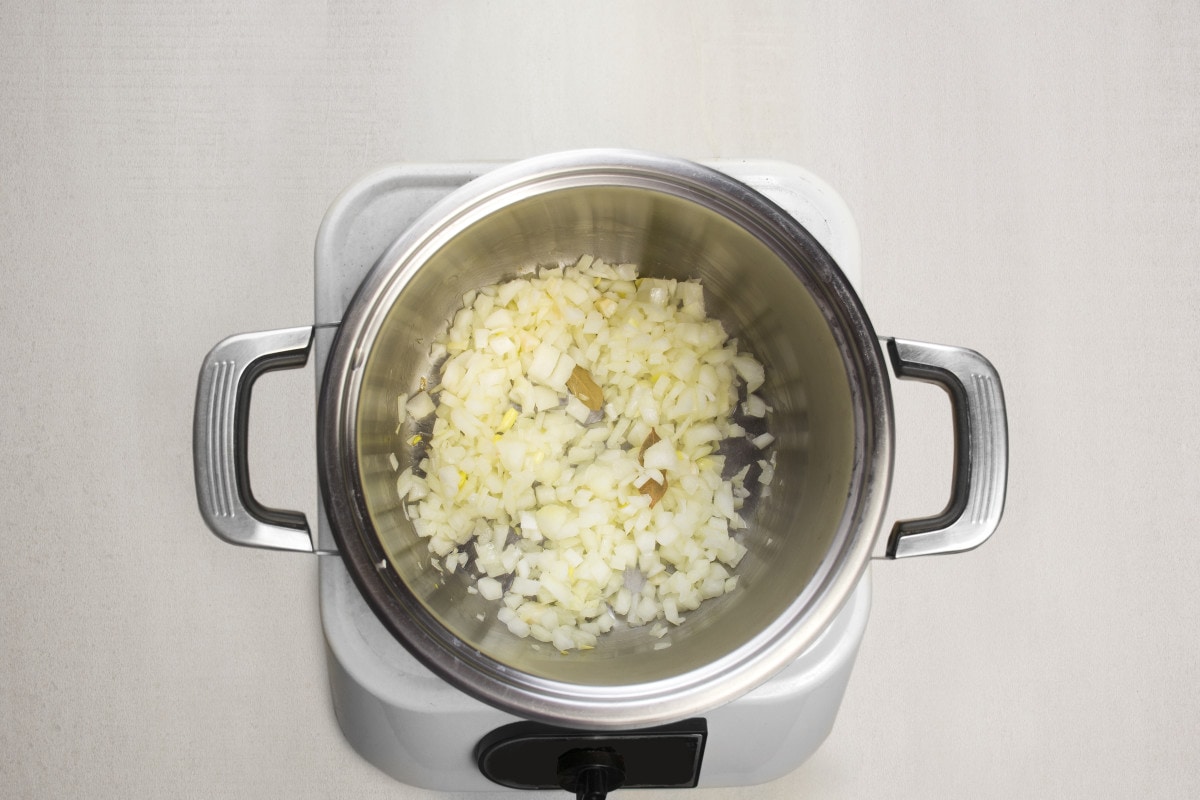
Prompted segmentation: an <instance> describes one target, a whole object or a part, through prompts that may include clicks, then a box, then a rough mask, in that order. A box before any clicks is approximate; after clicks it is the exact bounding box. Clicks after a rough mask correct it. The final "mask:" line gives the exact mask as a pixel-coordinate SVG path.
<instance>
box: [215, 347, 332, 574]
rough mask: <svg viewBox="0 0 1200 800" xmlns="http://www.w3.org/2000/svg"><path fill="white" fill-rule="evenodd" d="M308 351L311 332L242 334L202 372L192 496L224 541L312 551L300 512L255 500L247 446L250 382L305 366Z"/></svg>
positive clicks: (304, 521) (217, 351)
mask: <svg viewBox="0 0 1200 800" xmlns="http://www.w3.org/2000/svg"><path fill="white" fill-rule="evenodd" d="M311 346H312V328H311V327H303V328H284V329H281V330H274V331H262V332H260V333H243V334H238V335H236V336H230V337H229V338H227V339H224V340H222V341H221V342H219V343H218V344H217V346H216V347H214V348H213V349H212V350H211V351H209V353H208V355H207V356H206V357H205V359H204V364H203V366H202V367H201V368H200V382H199V386H198V387H197V389H196V410H195V418H194V420H193V424H192V458H193V461H194V465H195V471H196V497H197V499H198V500H199V502H200V514H201V516H203V517H204V521H205V522H206V523H207V524H208V527H209V528H211V529H212V532H213V533H215V534H216V535H217V536H219V537H220V538H222V539H224V540H225V541H227V542H231V543H232V544H241V545H248V546H251V547H264V548H268V549H273V550H299V551H304V552H310V553H311V552H313V549H314V548H313V542H312V537H311V535H310V533H309V527H308V520H307V519H306V518H305V516H304V514H303V513H302V512H300V511H284V510H280V509H276V508H268V507H267V506H264V505H262V504H261V503H259V502H258V501H257V500H256V499H255V498H254V494H253V492H251V491H250V475H249V463H248V457H247V447H246V434H247V428H248V426H249V421H250V389H251V387H252V386H253V385H254V382H255V381H256V380H258V378H259V377H260V376H261V375H262V374H263V373H265V372H270V371H271V370H277V369H298V368H300V367H303V366H304V365H305V363H307V362H308V352H309V349H310V347H311Z"/></svg>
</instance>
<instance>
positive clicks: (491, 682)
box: [317, 149, 893, 729]
mask: <svg viewBox="0 0 1200 800" xmlns="http://www.w3.org/2000/svg"><path fill="white" fill-rule="evenodd" d="M585 185H622V186H631V187H634V188H645V189H650V190H659V191H665V192H667V193H669V194H673V195H676V196H680V197H683V198H685V199H689V200H693V201H696V202H698V203H700V204H702V205H705V206H706V207H709V208H712V209H713V210H716V211H717V212H718V213H722V214H724V215H725V216H728V217H730V218H732V219H733V220H734V221H735V222H737V223H738V224H740V225H742V226H743V227H745V228H747V229H748V230H750V232H751V233H752V234H753V235H755V236H757V237H758V238H759V239H760V240H762V241H763V242H764V243H765V244H767V246H768V247H770V249H772V250H773V251H775V252H776V254H777V255H779V256H780V258H781V259H783V260H784V261H785V262H786V263H787V264H789V266H790V267H791V268H792V270H793V272H794V273H796V274H797V276H798V277H799V278H801V279H802V280H804V281H805V283H806V285H808V286H809V288H810V291H812V290H813V288H814V287H815V288H818V289H820V294H819V295H818V294H817V293H816V292H814V296H815V299H816V300H817V303H818V305H819V306H820V307H821V309H822V312H823V313H824V314H825V315H826V317H827V321H828V322H829V324H830V328H831V331H832V333H833V335H834V338H835V340H836V341H837V344H838V348H839V351H840V352H841V355H842V358H843V360H844V361H845V362H846V372H847V377H848V379H849V383H850V393H851V398H852V400H853V403H854V409H853V411H854V414H855V424H854V429H855V432H856V433H855V441H854V447H855V458H854V466H853V470H852V475H851V483H850V495H849V497H848V498H847V502H846V506H845V510H844V512H843V515H842V518H841V520H840V521H839V526H838V531H837V533H836V534H835V537H834V547H832V548H831V553H830V554H828V555H827V556H826V558H825V559H824V561H823V563H822V565H821V568H820V570H819V571H818V573H817V574H816V576H814V578H813V580H812V581H810V582H809V583H808V584H807V585H806V586H805V587H803V589H802V590H801V591H799V592H798V593H797V595H796V597H795V598H794V599H793V601H792V602H791V603H790V604H789V605H788V607H787V609H786V611H785V612H784V613H782V614H780V615H779V616H778V617H777V618H776V619H775V620H773V621H772V622H771V623H770V624H768V625H767V626H766V627H765V628H764V629H763V630H762V631H760V632H759V633H758V634H757V635H756V636H755V637H753V638H752V639H750V640H749V641H747V642H746V643H744V644H743V645H742V646H740V647H738V648H736V649H735V650H733V651H731V652H730V653H727V654H726V655H724V656H722V657H721V658H718V659H715V660H714V661H712V662H709V663H708V664H705V665H703V666H702V667H699V668H696V669H693V670H691V671H689V672H687V673H684V674H683V675H679V676H672V677H670V678H669V679H662V680H656V681H652V682H647V683H641V684H634V685H613V686H598V685H585V686H581V685H579V684H575V683H566V682H560V681H553V680H549V679H546V678H543V677H539V676H535V675H531V674H529V673H525V672H521V671H519V670H517V669H515V668H513V667H512V666H510V665H506V664H502V663H500V662H498V661H496V660H494V659H492V658H490V657H488V656H487V655H485V654H484V653H482V652H480V651H478V650H475V649H474V648H472V647H471V646H470V645H468V644H467V643H466V642H464V641H462V640H460V639H458V638H457V637H455V636H454V635H453V634H452V633H450V632H449V631H448V630H447V629H445V628H444V626H442V625H441V624H440V623H439V622H437V620H436V619H435V618H434V617H433V615H432V614H430V613H429V612H428V610H427V609H425V608H424V606H423V605H422V604H421V603H420V601H419V600H418V599H417V598H416V597H415V596H414V595H413V594H412V593H411V592H407V591H401V592H400V593H397V592H395V591H393V590H392V589H391V588H389V586H388V585H387V584H385V582H384V580H383V579H382V578H381V577H380V566H379V565H380V563H381V560H382V562H383V563H384V564H385V565H386V556H385V555H384V554H383V551H382V546H381V544H380V542H379V540H378V537H377V536H376V535H375V531H374V527H373V524H372V522H371V517H370V514H369V512H368V509H367V508H366V503H365V497H364V492H363V490H362V482H361V476H360V475H359V473H358V463H357V462H358V459H357V453H356V425H357V403H358V394H359V388H360V382H361V376H362V372H363V367H364V365H365V364H366V361H367V355H368V353H369V351H370V348H371V346H372V344H373V342H374V339H375V336H376V334H377V333H378V330H379V327H380V325H381V324H382V321H383V318H384V317H385V316H386V314H387V312H388V310H389V309H390V308H391V306H392V304H393V302H394V300H395V298H396V297H397V296H398V295H399V293H400V292H401V291H402V290H403V288H404V286H405V285H406V284H407V282H408V280H409V279H410V278H411V277H412V275H414V274H415V273H416V271H417V270H418V269H419V268H420V266H421V265H422V264H423V263H424V261H425V260H427V259H428V258H429V257H430V256H431V255H432V254H433V253H435V252H437V251H438V250H439V249H440V248H441V247H442V246H443V245H444V244H446V243H447V242H448V241H450V240H451V239H452V238H453V237H454V236H455V235H456V234H457V232H459V231H460V230H462V229H463V228H465V227H466V226H468V225H469V224H471V223H472V222H473V221H475V220H478V219H480V218H482V217H484V216H486V215H487V214H489V213H491V212H493V211H495V210H497V209H499V208H502V207H504V206H506V205H509V204H511V203H514V202H518V201H520V200H523V199H526V198H528V197H531V196H534V195H536V194H542V193H545V192H548V191H554V190H556V189H561V188H569V187H578V186H585ZM317 416H318V421H317V437H318V442H317V445H318V464H319V472H320V485H321V492H322V495H323V498H324V503H325V508H326V511H327V513H328V517H329V521H330V523H331V524H330V527H331V530H332V532H333V535H334V538H335V540H336V541H337V544H338V548H339V552H340V553H341V554H342V557H343V559H344V561H345V563H346V566H347V571H348V572H349V573H350V575H351V577H352V578H353V580H354V583H355V585H356V586H357V587H358V589H359V591H360V592H361V593H362V594H363V596H364V598H365V599H366V601H367V604H368V606H369V607H370V608H371V609H372V611H373V612H374V613H375V615H376V616H377V617H378V618H379V620H380V622H381V623H382V624H383V625H384V627H385V628H386V629H387V630H388V631H389V632H390V633H391V634H392V635H393V636H395V637H396V638H397V639H398V640H399V641H400V642H401V644H403V645H404V646H405V647H406V648H407V649H408V650H409V651H410V652H412V654H413V655H414V656H415V657H416V658H417V659H418V660H419V661H421V662H422V663H423V664H424V665H425V666H426V667H428V668H429V669H430V670H431V671H432V672H434V673H435V674H437V675H439V676H440V677H442V678H443V679H445V680H446V681H448V682H449V683H451V684H452V685H454V686H456V687H457V688H459V689H460V690H462V691H464V692H465V693H467V694H468V695H471V696H474V697H476V698H477V699H479V700H482V701H484V702H486V703H489V704H490V705H493V706H495V707H498V708H500V709H503V710H505V711H508V712H510V713H513V714H516V715H519V716H523V717H528V718H531V719H538V720H541V721H545V722H550V723H558V724H567V725H573V726H577V727H585V728H595V729H614V728H627V727H641V726H648V725H656V724H661V723H664V722H669V721H672V720H676V719H682V718H685V717H688V716H694V715H696V714H700V713H703V712H704V711H706V710H709V709H711V708H714V707H716V706H719V705H722V704H724V703H725V702H728V701H730V700H733V699H735V698H736V697H738V696H741V695H742V694H744V693H746V692H748V691H750V690H751V689H753V688H754V687H756V686H758V685H760V684H761V683H763V682H764V681H766V680H767V679H768V678H770V677H771V676H772V675H774V674H776V673H777V672H778V671H779V670H781V669H783V668H784V667H785V666H787V664H789V663H790V662H791V661H792V660H794V659H795V657H796V656H798V655H799V654H800V653H801V652H803V651H804V650H805V649H806V648H807V647H808V646H810V645H811V644H812V643H813V642H814V641H816V639H817V638H818V637H819V636H820V634H821V633H822V632H823V631H824V630H825V629H826V628H827V627H828V626H829V625H830V624H831V623H832V621H833V620H834V619H835V618H836V616H837V614H838V612H839V611H840V610H841V608H842V606H843V605H844V604H845V603H846V602H847V600H848V599H849V597H850V595H851V594H852V593H853V591H854V589H855V587H856V586H857V585H858V583H859V581H860V580H861V578H862V575H863V573H864V571H865V570H866V568H867V565H868V563H869V561H870V558H871V554H872V551H873V548H874V544H875V540H876V537H877V535H878V533H879V530H880V527H881V523H882V519H883V512H884V506H885V504H886V500H887V495H888V493H889V490H890V480H891V469H892V459H893V431H892V403H891V393H890V385H889V382H888V380H887V370H886V367H885V362H884V359H883V354H882V352H881V350H880V346H879V341H878V338H877V336H876V334H875V332H874V329H873V327H872V325H871V323H870V319H869V318H868V316H867V313H866V311H865V309H864V308H863V305H862V303H861V301H860V300H859V298H858V296H857V294H856V293H855V292H854V290H853V288H852V287H851V285H850V283H849V281H848V279H847V278H846V277H845V275H844V274H843V273H842V271H841V269H840V268H839V267H838V266H837V264H836V263H835V262H834V260H833V258H832V257H831V256H829V254H828V253H827V252H826V251H825V250H824V248H823V247H821V245H820V244H819V243H818V242H817V241H816V239H815V238H814V237H813V236H812V235H811V234H810V233H809V232H808V231H807V230H806V229H805V228H804V227H803V226H802V225H801V224H800V223H799V222H797V221H796V220H795V219H794V218H793V217H792V216H791V215H790V214H788V213H787V212H786V211H784V210H783V209H781V208H780V207H779V206H777V205H776V204H775V203H773V202H772V201H771V200H769V199H767V198H766V197H764V196H763V195H762V194H760V193H758V192H757V191H755V190H753V189H751V188H750V187H748V186H746V185H745V184H743V183H741V182H740V181H738V180H736V179H734V178H732V177H729V176H727V175H725V174H724V173H720V172H718V171H716V170H713V169H711V168H709V167H705V166H702V165H700V164H696V163H694V162H691V161H687V160H683V159H678V158H672V157H667V156H659V155H653V154H648V153H644V152H640V151H632V150H616V149H603V150H576V151H566V152H562V153H554V154H550V155H544V156H538V157H534V158H530V159H526V160H523V161H518V162H514V163H512V164H508V165H505V166H501V167H498V168H497V169H495V170H494V171H492V172H489V173H487V174H485V175H483V176H481V177H479V178H477V179H475V180H473V181H471V182H469V183H467V184H466V185H464V186H463V187H461V188H459V189H458V190H456V191H454V192H452V193H451V194H450V195H449V196H447V197H446V198H444V199H443V200H442V201H440V202H438V203H437V204H435V205H434V206H433V207H432V208H431V209H430V210H429V211H428V212H426V213H425V214H424V215H423V216H422V217H421V218H419V219H418V220H417V221H415V222H414V223H413V224H412V225H411V226H410V227H409V228H408V229H407V230H406V231H405V232H404V233H403V234H401V235H400V237H399V238H398V239H397V240H396V241H395V242H394V243H393V244H392V246H391V247H389V248H388V249H387V250H386V251H385V252H384V253H383V255H382V256H381V257H380V258H379V260H378V261H377V262H376V264H375V266H374V267H372V269H371V271H370V273H369V274H368V275H367V277H366V278H365V279H364V281H363V282H362V284H361V285H360V286H359V289H358V291H357V293H356V294H355V296H354V298H353V299H352V301H351V302H350V304H349V306H348V308H347V311H346V314H345V315H344V317H343V319H342V321H341V323H340V324H339V326H338V331H337V334H336V336H335V339H334V342H333V345H332V348H331V351H330V356H329V361H328V364H327V366H326V370H325V375H324V377H323V382H322V387H321V392H320V397H319V401H318V409H317ZM834 551H836V553H835V552H834Z"/></svg>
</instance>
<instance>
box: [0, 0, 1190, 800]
mask: <svg viewBox="0 0 1200 800" xmlns="http://www.w3.org/2000/svg"><path fill="white" fill-rule="evenodd" d="M1198 97H1200V6H1198V5H1197V4H1196V3H1195V2H1193V0H1158V1H1157V2H1145V3H1126V2H1103V3H1097V2H1092V1H1091V0H1088V1H1087V2H1059V3H1042V2H1016V3H1012V2H1009V3H985V2H978V3H976V2H960V3H945V2H940V3H939V2H901V3H887V4H884V3H878V4H877V3H854V4H849V3H828V4H824V3H812V2H800V3H785V2H774V3H773V2H747V0H740V1H739V2H735V3H715V2H713V3H699V2H689V3H683V2H678V3H665V4H649V3H619V4H611V5H610V4H592V3H544V4H542V3H513V4H507V3H494V2H490V3H483V2H479V3H459V4H451V3H433V2H429V3H396V2H382V1H381V2H341V1H340V0H330V1H329V2H303V1H301V2H280V1H278V0H277V1H276V2H264V3H245V2H233V1H230V2H213V1H212V0H189V2H162V1H161V0H154V1H153V2H149V1H143V0H116V1H114V2H107V3H95V2H90V1H86V0H84V1H81V2H54V1H53V0H44V1H42V2H17V1H16V0H4V1H3V2H0V278H2V288H0V320H2V321H3V326H4V333H5V335H4V336H3V339H2V341H0V363H2V364H3V373H2V374H0V481H2V483H0V519H2V520H3V526H4V541H5V544H4V557H3V561H2V562H0V786H3V787H4V788H3V790H0V794H3V795H4V796H6V797H22V798H23V797H94V798H101V797H121V798H133V797H142V798H149V797H181V796H192V797H254V798H306V797H313V798H323V797H335V796H337V797H356V798H371V797H390V798H394V797H405V798H409V797H411V798H424V797H432V796H433V795H431V794H429V793H425V792H421V791H418V790H415V789H409V788H407V787H404V786H401V785H399V784H396V783H395V782H393V781H392V780H391V779H389V778H387V777H385V776H384V775H382V774H381V773H379V772H378V771H376V770H375V769H374V768H373V767H371V766H369V765H368V764H367V763H366V762H364V761H362V760H361V759H360V758H359V757H358V756H357V755H356V754H355V753H354V752H353V751H352V750H350V748H349V747H348V745H347V744H346V743H345V742H344V740H343V739H342V736H341V734H340V732H339V730H338V728H337V725H336V722H335V721H334V719H333V715H332V711H331V707H330V702H329V696H328V691H327V686H326V680H327V678H326V670H325V663H324V654H323V651H322V638H321V631H320V625H319V622H318V616H317V608H316V563H315V561H314V560H313V559H312V558H306V557H302V556H297V555H285V554H275V553H265V552H259V551H251V550H244V549H238V548H233V547H230V546H228V545H225V544H222V543H221V542H219V541H217V540H216V539H215V538H214V537H213V536H211V535H209V534H208V532H207V529H206V528H205V527H204V525H203V523H202V522H201V520H200V517H199V515H198V513H197V510H196V503H195V497H194V489H193V484H192V475H191V439H190V436H191V428H190V426H191V413H192V403H193V393H194V391H195V381H196V376H197V372H198V368H199V364H200V360H201V358H202V357H203V355H204V353H205V352H206V351H207V350H208V349H209V347H211V346H212V345H213V344H214V343H215V342H216V341H217V340H219V339H220V338H222V337H223V336H225V335H227V334H231V333H235V332H240V331H247V330H257V329H265V328H273V327H284V326H290V325H296V324H305V323H307V322H309V321H311V319H312V311H311V304H312V285H311V284H312V245H313V240H314V237H315V235H316V230H317V225H318V224H319V222H320V220H321V217H322V215H323V214H324V212H325V210H326V208H327V207H328V205H329V203H330V202H331V201H332V200H333V198H334V197H335V195H336V194H337V193H338V192H339V191H340V190H341V189H342V188H343V187H345V186H346V185H348V184H349V183H351V182H352V181H354V180H355V179H357V178H358V177H359V176H360V175H362V174H363V173H365V172H367V171H368V170H370V169H372V168H374V167H377V166H379V165H382V164H387V163H392V162H398V161H407V162H427V161H455V160H481V159H511V158H517V157H521V156H527V155H533V154H537V153H541V152H546V151H551V150H558V149H563V148H569V147H575V146H583V145H620V146H632V147H639V148H644V149H650V150H656V151H662V152H666V153H670V154H674V155H681V156H687V157H693V158H712V157H729V158H736V157H765V158H775V159H783V160H787V161H791V162H794V163H796V164H799V165H801V166H804V167H807V168H808V169H810V170H812V171H813V172H815V173H816V174H817V175H820V176H822V177H823V178H825V179H826V180H827V181H829V182H830V183H831V184H832V185H833V186H834V187H835V188H836V189H837V190H838V191H839V192H840V193H841V194H842V195H843V197H844V198H845V199H846V201H847V202H848V204H849V205H850V207H851V209H852V210H853V212H854V215H855V218H856V220H857V222H858V224H859V226H860V228H861V233H862V248H863V260H864V266H863V271H864V276H865V288H864V297H865V299H866V302H867V305H868V307H869V308H870V310H871V313H872V317H873V319H874V321H875V322H876V326H877V328H878V329H879V330H880V331H881V332H883V333H888V334H895V335H902V336H907V337H911V338H918V339H927V340H931V341H942V342H947V343H952V344H961V345H967V346H970V347H973V348H975V349H978V350H980V351H981V352H983V353H985V354H986V355H988V356H989V357H990V358H991V359H992V360H993V361H994V363H995V364H996V366H997V368H998V369H999V371H1000V373H1001V375H1002V377H1003V379H1004V383H1005V389H1006V393H1007V399H1008V404H1009V425H1010V429H1011V434H1012V460H1011V475H1010V484H1009V498H1008V506H1007V511H1006V515H1005V518H1004V521H1003V524H1002V526H1001V528H1000V530H999V532H998V533H997V534H996V536H995V537H994V538H993V539H992V540H991V541H990V542H988V543H987V544H986V545H985V546H984V547H983V548H981V549H979V550H977V551H975V552H973V553H970V554H967V555H962V556H955V557H947V558H935V559H927V560H915V561H911V562H905V563H881V564H877V565H876V568H875V570H874V575H875V606H874V609H873V612H872V617H871V623H870V627H869V628H868V631H867V638H866V641H865V643H864V645H863V650H862V653H861V656H860V658H859V661H858V664H857V667H856V670H855V673H854V676H853V678H852V681H851V685H850V688H849V691H848V694H847V696H846V700H845V703H844V705H843V707H842V712H841V715H840V717H839V719H838V723H837V726H836V728H835V730H834V733H833V734H832V736H831V737H830V738H829V740H828V741H827V742H826V743H825V745H824V747H823V748H822V749H821V751H820V752H819V753H818V755H817V756H816V757H815V758H814V759H813V760H811V761H810V762H808V763H807V764H806V765H804V766H803V767H801V768H800V769H799V770H798V771H796V772H795V773H793V774H791V775H789V776H787V777H786V778H783V779H781V780H779V781H776V782H774V783H772V784H769V785H767V786H765V787H760V788H747V789H742V790H730V791H721V792H696V793H695V794H694V795H693V796H695V797H710V798H711V797H718V796H720V797H731V798H739V797H744V798H751V797H753V798H762V797H775V798H793V797H800V796H804V797H823V798H868V797H888V798H909V797H912V798H916V797H920V798H961V797H971V798H1012V797H1049V798H1056V800H1060V799H1063V798H1076V797H1078V798H1096V797H1154V798H1185V797H1196V796H1198V795H1200V758H1198V756H1197V754H1198V753H1200V660H1198V656H1200V647H1198V646H1197V643H1198V635H1200V634H1198V633H1197V632H1198V630H1200V592H1198V591H1197V588H1196V584H1197V574H1198V573H1200V532H1198V531H1197V528H1198V527H1200V502H1198V501H1197V499H1196V494H1197V490H1196V487H1197V484H1198V483H1200V469H1198V467H1197V463H1198V452H1197V445H1198V429H1200V414H1198V412H1197V408H1198V407H1200V406H1198V404H1197V402H1196V393H1197V390H1198V389H1200V378H1198V377H1197V358H1196V348H1197V339H1198V335H1200V312H1198V310H1197V303H1198V301H1200V278H1198V277H1197V274H1198V273H1197V267H1198V266H1200V263H1198V254H1197V244H1198V242H1200V234H1198V231H1197V226H1198V222H1200V188H1198V187H1200V137H1198V134H1197V128H1198V126H1200V102H1198ZM312 382H313V375H312V374H311V368H310V369H309V370H305V371H303V372H298V373H294V374H288V375H280V376H277V377H272V378H271V380H269V381H266V382H264V383H263V384H261V387H262V388H261V391H260V392H259V395H258V397H259V399H258V400H257V401H256V405H255V413H254V422H253V424H254V442H255V444H254V448H255V449H254V464H255V467H254V469H255V474H256V476H257V477H259V478H260V484H259V486H260V489H259V492H260V494H261V495H262V496H263V498H264V499H266V500H268V501H272V502H274V503H276V504H283V505H291V506H299V507H301V508H305V509H307V510H310V512H311V508H312V506H313V502H312V498H313V497H314V496H315V491H316V490H315V469H314V467H313V463H312V460H313V458H314V454H313V447H312V444H311V442H312V438H313V423H312V417H313V413H314V412H313V403H312V398H311V394H312V388H311V387H312ZM897 417H898V428H899V430H900V434H899V454H898V464H897V475H898V477H897V481H896V485H895V493H894V496H895V505H894V512H895V514H896V515H902V514H904V515H906V514H911V513H918V514H920V513H928V512H931V511H934V510H936V509H937V508H939V507H940V505H941V503H942V502H944V500H945V495H946V492H947V488H948V470H949V446H950V437H949V426H948V420H949V415H948V404H947V403H946V402H945V400H944V399H942V396H941V395H940V394H939V392H938V391H937V390H935V389H931V388H928V387H919V386H918V387H911V386H905V387H902V389H901V390H900V391H899V392H898V397H897ZM564 796H565V795H564ZM641 796H651V795H641ZM662 796H664V797H670V796H676V795H673V794H670V793H664V794H663V795H662Z"/></svg>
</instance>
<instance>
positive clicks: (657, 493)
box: [638, 475, 667, 508]
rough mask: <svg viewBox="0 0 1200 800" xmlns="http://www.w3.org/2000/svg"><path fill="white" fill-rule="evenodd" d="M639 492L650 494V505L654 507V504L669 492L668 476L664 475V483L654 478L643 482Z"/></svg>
mask: <svg viewBox="0 0 1200 800" xmlns="http://www.w3.org/2000/svg"><path fill="white" fill-rule="evenodd" d="M638 491H639V492H641V493H642V494H645V495H649V496H650V507H651V508H654V504H655V503H657V502H658V501H659V500H662V499H663V495H664V494H666V493H667V476H666V475H663V479H662V483H659V482H658V481H656V480H654V479H653V478H652V479H650V480H648V481H646V482H645V483H643V484H642V486H641V488H640V489H638Z"/></svg>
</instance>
